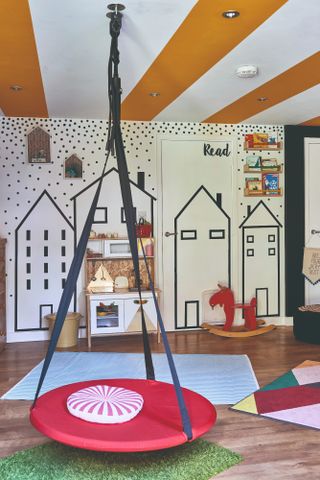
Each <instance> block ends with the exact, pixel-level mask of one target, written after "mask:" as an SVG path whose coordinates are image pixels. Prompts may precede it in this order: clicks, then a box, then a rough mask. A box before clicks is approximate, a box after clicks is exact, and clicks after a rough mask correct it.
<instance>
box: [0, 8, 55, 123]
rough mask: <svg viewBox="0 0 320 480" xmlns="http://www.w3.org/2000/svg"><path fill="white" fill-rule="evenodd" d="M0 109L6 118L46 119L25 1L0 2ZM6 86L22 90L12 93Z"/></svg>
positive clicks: (39, 74) (34, 45) (32, 34)
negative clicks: (18, 87)
mask: <svg viewBox="0 0 320 480" xmlns="http://www.w3.org/2000/svg"><path fill="white" fill-rule="evenodd" d="M0 45H1V53H0V71H1V76H0V108H1V109H2V111H3V113H4V114H5V115H7V116H13V117H14V116H19V117H21V116H24V117H47V116H48V111H47V105H46V100H45V95H44V90H43V85H42V78H41V72H40V67H39V60H38V54H37V48H36V43H35V38H34V32H33V27H32V20H31V15H30V10H29V4H28V0H1V4H0ZM10 85H19V86H21V87H23V90H21V91H18V92H14V91H13V90H11V89H10Z"/></svg>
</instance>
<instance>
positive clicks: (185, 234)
mask: <svg viewBox="0 0 320 480" xmlns="http://www.w3.org/2000/svg"><path fill="white" fill-rule="evenodd" d="M180 238H181V240H197V230H181V234H180Z"/></svg>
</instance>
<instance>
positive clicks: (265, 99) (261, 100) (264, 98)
mask: <svg viewBox="0 0 320 480" xmlns="http://www.w3.org/2000/svg"><path fill="white" fill-rule="evenodd" d="M257 100H258V102H266V101H267V100H268V97H259V98H258V99H257Z"/></svg>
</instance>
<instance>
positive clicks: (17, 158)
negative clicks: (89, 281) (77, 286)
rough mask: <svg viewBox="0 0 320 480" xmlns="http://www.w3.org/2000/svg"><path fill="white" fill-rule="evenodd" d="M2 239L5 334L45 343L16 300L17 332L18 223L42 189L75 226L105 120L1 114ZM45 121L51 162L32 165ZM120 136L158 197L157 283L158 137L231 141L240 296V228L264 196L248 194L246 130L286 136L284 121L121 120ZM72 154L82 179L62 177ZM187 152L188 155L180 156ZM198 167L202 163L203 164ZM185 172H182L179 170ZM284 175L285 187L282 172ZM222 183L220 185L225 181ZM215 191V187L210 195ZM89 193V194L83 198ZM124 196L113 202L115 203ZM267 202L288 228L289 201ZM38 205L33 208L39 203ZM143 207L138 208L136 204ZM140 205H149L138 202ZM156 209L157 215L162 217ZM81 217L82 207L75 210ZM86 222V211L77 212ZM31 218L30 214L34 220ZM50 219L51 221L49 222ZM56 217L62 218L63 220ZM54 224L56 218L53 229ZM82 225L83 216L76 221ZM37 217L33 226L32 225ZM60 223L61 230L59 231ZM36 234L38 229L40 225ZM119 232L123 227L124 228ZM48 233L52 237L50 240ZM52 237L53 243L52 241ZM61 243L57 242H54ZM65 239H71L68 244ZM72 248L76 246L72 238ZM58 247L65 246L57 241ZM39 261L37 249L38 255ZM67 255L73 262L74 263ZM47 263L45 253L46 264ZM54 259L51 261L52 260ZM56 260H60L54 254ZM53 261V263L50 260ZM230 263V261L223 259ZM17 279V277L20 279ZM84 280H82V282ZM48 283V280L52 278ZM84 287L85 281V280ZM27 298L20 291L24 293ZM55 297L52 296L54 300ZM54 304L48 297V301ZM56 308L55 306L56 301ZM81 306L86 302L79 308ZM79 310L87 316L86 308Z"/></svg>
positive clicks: (133, 165) (99, 157)
mask: <svg viewBox="0 0 320 480" xmlns="http://www.w3.org/2000/svg"><path fill="white" fill-rule="evenodd" d="M0 125H1V127H0V135H1V138H0V140H1V141H0V171H1V176H0V212H1V219H2V221H1V224H0V236H1V237H4V238H7V241H8V242H7V334H8V340H9V341H24V340H41V339H44V338H47V332H45V331H40V330H39V331H37V330H30V331H28V329H31V328H34V327H35V323H36V322H35V320H34V318H30V312H29V311H28V310H24V309H23V308H21V305H17V308H18V311H19V319H18V327H19V325H20V326H21V325H23V331H16V330H17V329H15V321H14V319H15V300H16V288H15V262H16V258H17V252H16V250H15V249H16V242H15V237H16V234H17V232H19V231H20V229H19V225H20V224H21V222H22V220H23V219H24V217H25V216H26V215H27V214H28V212H29V211H30V209H31V208H32V206H33V205H34V204H35V203H36V201H37V200H38V199H39V197H40V196H41V194H42V193H43V191H44V190H47V192H48V194H49V195H50V196H51V198H52V200H53V201H54V203H55V204H56V206H57V207H58V209H59V210H60V211H61V212H62V213H63V215H64V216H65V219H63V218H64V217H63V216H61V215H60V216H59V219H60V220H59V222H60V221H61V223H65V221H66V220H67V221H68V222H70V224H71V225H72V226H73V225H74V220H75V219H74V211H73V201H72V200H71V199H72V198H73V197H74V196H75V195H77V193H79V192H80V191H81V190H83V189H84V188H85V187H86V186H88V185H90V184H91V183H92V182H93V181H94V180H96V179H97V178H98V176H99V173H100V171H101V169H102V165H103V162H104V152H105V140H106V129H107V123H106V122H105V121H101V120H73V119H29V118H6V117H3V118H1V119H0ZM38 125H39V126H41V127H43V128H45V129H46V131H48V132H49V133H50V135H51V159H52V163H51V164H47V165H44V164H40V165H39V164H28V161H27V146H26V145H27V142H26V134H27V133H28V132H29V131H30V130H32V128H34V127H35V126H38ZM122 129H123V137H124V142H125V149H126V153H127V161H128V166H129V171H130V178H131V180H132V181H134V182H136V181H137V174H138V172H144V173H145V190H146V191H147V192H148V193H149V194H151V195H153V196H154V197H156V198H157V201H156V202H155V223H156V231H155V235H156V237H157V240H158V243H157V278H158V282H159V286H160V288H161V287H163V285H162V284H161V282H162V279H163V265H162V261H163V258H162V255H161V254H162V237H161V235H162V230H161V229H162V223H161V222H162V220H161V219H162V216H161V205H162V198H163V195H165V193H166V192H164V191H162V186H161V165H160V163H161V162H160V160H161V159H160V156H159V150H158V148H159V142H160V141H161V139H163V138H168V137H170V138H174V137H176V138H177V135H179V137H180V138H184V139H186V140H188V141H189V142H192V141H193V139H194V138H195V135H197V136H204V135H205V136H206V138H209V139H210V140H212V141H217V140H219V139H221V137H223V138H227V139H229V140H230V141H231V142H232V144H233V160H234V165H235V166H236V168H234V169H233V172H232V175H233V179H232V183H233V185H234V189H233V191H232V192H230V199H231V198H232V200H231V201H230V199H228V198H225V199H224V200H223V205H231V206H230V207H229V208H228V215H229V216H230V218H231V258H232V265H233V267H232V272H231V273H232V287H233V289H234V291H235V296H236V299H237V300H238V299H239V300H240V297H241V291H242V290H241V289H242V243H241V238H242V237H241V229H240V228H239V226H240V225H241V223H242V222H243V221H245V220H246V218H247V217H248V212H249V207H250V208H251V211H252V210H253V209H254V207H255V206H256V205H257V204H258V202H259V200H261V198H251V197H250V198H248V197H244V195H243V188H244V183H245V175H244V174H243V165H244V163H245V157H246V155H247V153H246V152H245V151H244V150H243V136H244V134H245V133H247V132H248V133H249V132H253V131H254V132H256V131H259V132H274V131H277V132H278V134H279V137H280V140H283V128H282V126H256V125H255V126H250V125H227V126H226V125H211V124H210V125H209V124H207V125H205V124H192V123H160V122H159V123H152V122H123V124H122ZM73 153H75V154H77V155H78V157H79V158H80V159H81V160H82V161H83V178H82V179H65V178H64V176H63V162H64V160H65V159H66V158H68V157H69V156H70V155H72V154H73ZM182 155H183V153H182ZM268 156H276V157H277V158H278V161H279V162H280V163H282V162H283V150H282V151H281V152H272V153H270V152H265V153H264V154H263V157H268ZM112 167H116V163H115V159H113V158H111V159H110V160H109V165H108V168H112ZM198 171H199V172H201V165H199V169H198ZM181 175H182V176H183V172H181ZM280 176H281V181H282V185H283V183H284V181H283V174H281V175H280ZM222 187H223V185H222ZM213 193H218V192H213ZM83 198H84V197H83ZM145 199H146V200H145V201H146V203H145V209H146V211H148V208H149V197H148V196H147V195H146V196H145ZM118 202H119V199H118V198H117V199H116V200H115V204H118ZM265 204H266V205H267V207H268V209H269V210H270V211H271V212H272V214H273V215H274V217H275V218H277V219H278V220H279V222H280V223H281V224H282V225H283V221H284V198H283V197H277V198H266V199H265ZM35 208H36V207H35ZM139 208H140V206H139ZM141 208H144V205H143V204H141ZM36 212H37V213H38V215H37V216H36V215H34V216H33V217H32V218H33V219H35V218H37V222H40V224H41V222H42V219H43V221H44V220H45V217H46V214H45V213H44V212H43V211H42V210H41V209H39V210H35V212H34V213H36ZM157 212H159V214H157ZM77 214H78V215H79V211H78V212H77ZM81 214H82V215H83V218H82V220H84V218H85V215H86V211H85V209H84V210H83V211H82V213H80V216H81ZM30 219H31V217H30ZM46 220H47V219H46ZM59 222H58V223H59ZM56 223H57V221H56V220H55V221H54V222H52V226H53V227H54V226H55V224H56ZM77 223H78V224H81V218H80V219H78V220H77ZM35 224H36V222H35V220H33V225H31V226H30V229H31V230H33V228H35ZM60 226H61V225H60V224H59V225H57V229H60ZM115 228H117V229H118V227H117V226H113V225H110V230H109V225H108V231H111V232H113V231H115ZM70 230H71V229H70V228H69V227H68V242H69V243H70V242H71V240H70V236H69V235H70ZM35 231H36V230H35ZM119 233H121V232H119ZM283 236H284V235H283V228H280V251H281V257H280V287H281V288H280V305H281V308H280V310H281V311H280V315H283V311H284V277H283V270H284V269H283V260H284V245H283ZM49 238H50V237H49ZM50 241H53V240H49V246H50ZM55 242H57V240H56V241H55ZM69 243H68V244H69ZM70 245H71V243H70ZM58 247H60V244H59V245H58ZM39 259H40V254H39ZM70 259H71V255H70V257H68V260H69V261H70ZM42 261H43V259H42V257H41V262H42ZM51 261H52V259H51V258H50V262H51ZM56 261H57V262H58V261H59V262H61V259H60V258H58V254H57V258H56ZM53 262H54V260H53ZM221 262H225V259H221ZM195 268H196V265H195ZM258 268H259V269H260V270H259V271H261V272H263V271H264V269H265V268H266V261H265V258H263V259H262V260H261V266H260V267H258ZM20 274H21V279H20V280H19V282H20V283H21V284H20V283H19V295H18V302H19V301H20V300H19V299H20V298H24V297H23V295H24V294H25V293H26V292H25V291H23V285H25V272H24V271H23V270H22V271H21V272H20V271H19V275H20ZM19 278H20V277H19ZM60 283H61V279H60V277H59V279H58V280H57V287H56V290H55V294H57V293H58V292H61V285H60ZM80 283H81V281H80ZM50 286H51V280H50ZM82 286H83V287H84V285H82ZM21 295H22V296H21ZM32 296H33V300H34V303H35V304H36V305H39V303H41V304H43V303H46V298H41V302H40V299H39V296H38V295H37V293H36V292H35V291H34V292H32ZM55 302H56V300H55V301H54V303H55ZM49 303H52V301H51V300H50V298H49V296H48V304H49ZM55 308H56V306H55ZM78 309H80V311H82V310H83V303H82V304H81V306H80V307H78ZM82 313H84V312H83V311H82Z"/></svg>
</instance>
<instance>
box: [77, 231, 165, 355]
mask: <svg viewBox="0 0 320 480" xmlns="http://www.w3.org/2000/svg"><path fill="white" fill-rule="evenodd" d="M142 241H143V248H144V251H145V254H146V257H147V264H148V268H149V271H150V274H151V278H152V281H154V239H153V238H150V237H149V238H143V239H142ZM138 244H139V242H138ZM139 260H140V261H139V263H140V274H141V289H142V303H143V308H144V313H145V320H146V325H147V329H148V331H154V332H157V313H156V309H155V305H154V302H153V299H152V292H151V291H150V282H149V278H148V272H147V269H146V266H145V264H144V260H143V253H142V249H141V246H139ZM85 265H86V284H87V289H86V308H87V315H86V328H87V340H88V347H89V348H90V347H91V336H92V335H106V334H119V333H138V332H140V331H141V317H140V308H141V302H140V299H139V294H138V289H137V285H135V279H134V272H133V263H132V258H131V252H130V246H129V241H128V239H127V238H112V239H111V238H107V237H105V238H103V237H102V236H101V235H100V236H99V237H98V238H92V236H91V238H90V239H89V241H88V245H87V255H86V260H85ZM156 295H157V296H158V295H159V292H158V291H157V292H156Z"/></svg>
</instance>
